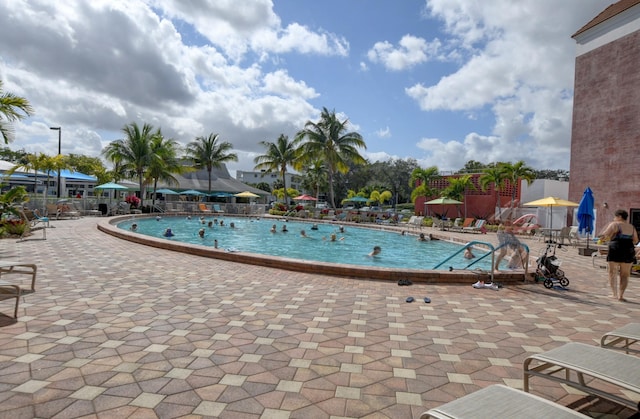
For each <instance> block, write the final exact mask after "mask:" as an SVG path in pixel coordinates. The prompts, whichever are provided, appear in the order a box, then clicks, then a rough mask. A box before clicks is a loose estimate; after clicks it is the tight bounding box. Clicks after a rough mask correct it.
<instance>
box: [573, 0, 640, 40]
mask: <svg viewBox="0 0 640 419" xmlns="http://www.w3.org/2000/svg"><path fill="white" fill-rule="evenodd" d="M637 4H640V0H620V1H619V2H617V3H614V4H612V5H610V6H609V7H607V8H606V9H604V10H603V11H602V12H601V13H600V14H599V15H598V16H596V17H595V18H593V19H591V21H590V22H589V23H587V24H586V25H584V26H583V27H582V28H580V29H579V30H578V31H577V32H576V33H574V34H573V35H571V37H572V38H575V37H576V36H578V35H580V34H581V33H582V32H585V31H587V30H589V29H591V28H593V27H594V26H597V25H599V24H601V23H602V22H604V21H605V20H607V19H610V18H612V17H614V16H616V15H618V14H620V13H622V12H624V11H625V10H627V9H630V8H632V7H633V6H635V5H637Z"/></svg>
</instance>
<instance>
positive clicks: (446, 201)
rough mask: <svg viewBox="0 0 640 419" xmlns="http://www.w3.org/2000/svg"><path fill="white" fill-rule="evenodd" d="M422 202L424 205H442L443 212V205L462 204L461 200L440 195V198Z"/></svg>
mask: <svg viewBox="0 0 640 419" xmlns="http://www.w3.org/2000/svg"><path fill="white" fill-rule="evenodd" d="M424 204H425V205H443V207H442V212H444V205H455V204H462V202H460V201H458V200H457V199H452V198H447V197H444V196H441V197H440V198H436V199H432V200H431V201H427V202H425V203H424Z"/></svg>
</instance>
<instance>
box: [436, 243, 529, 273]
mask: <svg viewBox="0 0 640 419" xmlns="http://www.w3.org/2000/svg"><path fill="white" fill-rule="evenodd" d="M474 245H482V246H485V247H487V248H488V249H490V250H489V251H488V252H486V253H485V254H484V255H482V256H480V257H478V258H476V259H475V260H474V261H473V262H471V263H469V264H468V265H467V266H465V267H464V268H462V269H463V270H466V269H468V268H470V267H471V266H473V265H475V264H476V263H478V262H479V261H481V260H482V259H484V258H486V257H488V256H489V255H491V271H490V274H489V276H490V278H491V281H492V282H493V276H494V267H495V253H496V250H499V249H501V248H503V247H504V246H506V245H507V244H506V243H505V244H501V245H500V246H498V247H494V246H493V245H492V244H491V243H488V242H483V241H479V240H473V241H470V242H467V243H466V244H465V245H464V246H463V247H462V248H461V249H460V250H458V251H456V252H455V253H453V254H452V255H451V256H449V257H447V258H446V259H444V260H443V261H442V262H440V263H438V264H437V265H436V266H434V267H433V268H431V269H434V270H435V269H438V268H439V267H441V266H442V265H444V264H445V263H447V262H448V261H450V260H451V259H453V258H454V257H456V256H458V255H459V254H460V253H463V252H464V251H465V250H467V249H468V248H470V247H472V246H474ZM520 245H521V246H523V247H524V248H525V250H526V251H527V255H530V251H529V246H527V245H526V244H525V243H520ZM528 269H529V257H528V256H527V258H526V259H525V261H524V271H525V272H527V270H528Z"/></svg>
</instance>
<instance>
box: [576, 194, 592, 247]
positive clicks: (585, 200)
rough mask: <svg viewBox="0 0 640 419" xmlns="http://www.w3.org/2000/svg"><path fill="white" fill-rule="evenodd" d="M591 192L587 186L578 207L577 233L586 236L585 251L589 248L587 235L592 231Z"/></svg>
mask: <svg viewBox="0 0 640 419" xmlns="http://www.w3.org/2000/svg"><path fill="white" fill-rule="evenodd" d="M593 218H594V215H593V192H592V191H591V188H590V187H588V186H587V189H585V190H584V193H583V194H582V199H581V200H580V205H578V231H579V232H580V233H586V234H587V249H588V248H589V235H590V234H591V232H592V231H593Z"/></svg>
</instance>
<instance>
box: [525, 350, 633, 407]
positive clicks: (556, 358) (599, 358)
mask: <svg viewBox="0 0 640 419" xmlns="http://www.w3.org/2000/svg"><path fill="white" fill-rule="evenodd" d="M523 369H524V379H523V381H524V382H523V384H524V391H526V392H529V380H530V378H531V377H543V378H547V379H549V380H552V381H555V382H558V383H561V384H566V385H568V386H570V387H573V388H576V389H578V390H580V391H582V392H585V393H587V394H594V395H596V396H599V397H602V398H605V399H607V400H611V401H613V402H615V403H619V404H621V405H623V406H627V407H629V408H631V409H633V410H636V408H637V404H638V400H630V399H629V397H630V396H629V393H628V392H624V390H629V391H631V392H633V393H636V394H638V393H640V358H638V357H635V356H632V355H627V354H623V353H620V352H617V351H612V350H610V349H607V348H600V347H597V346H591V345H585V344H583V343H577V342H571V343H566V344H564V345H562V346H560V347H558V348H555V349H552V350H550V351H548V352H543V353H539V354H534V355H531V356H529V357H527V358H526V359H525V360H524V363H523ZM585 376H587V377H591V378H592V379H591V380H585ZM602 383H606V384H607V385H602ZM594 384H595V385H594ZM612 387H618V388H620V389H622V390H623V391H618V392H614V391H613V390H612Z"/></svg>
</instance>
